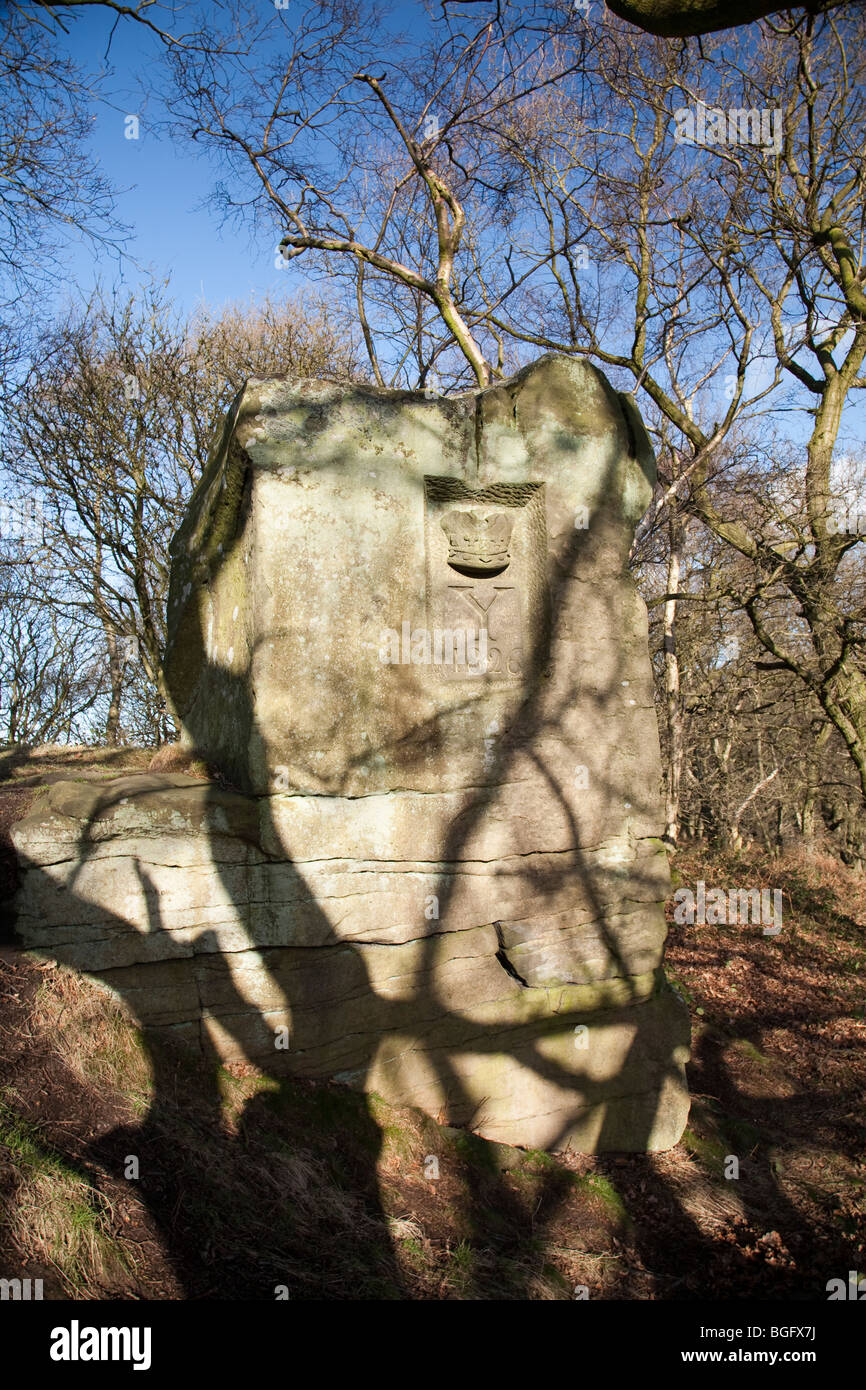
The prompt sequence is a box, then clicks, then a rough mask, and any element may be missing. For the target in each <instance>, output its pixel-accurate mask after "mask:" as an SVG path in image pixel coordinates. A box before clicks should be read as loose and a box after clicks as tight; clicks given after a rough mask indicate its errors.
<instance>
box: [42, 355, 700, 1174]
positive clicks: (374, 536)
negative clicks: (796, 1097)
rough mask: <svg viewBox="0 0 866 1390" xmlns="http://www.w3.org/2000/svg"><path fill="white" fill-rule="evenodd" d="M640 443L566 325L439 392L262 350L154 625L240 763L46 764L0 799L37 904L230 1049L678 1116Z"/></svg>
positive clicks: (576, 1136) (469, 1096)
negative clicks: (504, 369) (302, 368)
mask: <svg viewBox="0 0 866 1390" xmlns="http://www.w3.org/2000/svg"><path fill="white" fill-rule="evenodd" d="M653 468H654V463H653V458H652V453H651V450H650V448H649V444H648V441H647V439H646V435H645V433H644V431H643V427H642V425H641V423H640V420H639V418H638V416H637V414H636V412H635V410H634V407H633V405H632V404H631V400H630V398H627V397H620V396H618V395H617V394H616V393H614V392H613V391H612V389H611V388H610V386H609V385H608V384H607V382H606V381H605V380H604V378H603V377H602V376H601V375H600V374H599V373H597V372H595V371H594V370H593V369H592V368H590V367H588V366H586V365H584V364H582V363H578V362H574V361H572V360H570V359H565V358H559V357H548V358H543V359H541V361H540V362H537V363H535V364H534V365H533V366H532V367H530V368H527V369H526V370H524V371H523V372H521V373H520V374H519V375H518V376H516V377H514V378H513V379H512V380H510V381H508V382H505V383H503V384H501V385H498V386H495V387H492V388H489V389H488V390H486V391H483V392H472V393H468V394H467V395H465V396H462V397H457V398H453V399H452V398H448V399H441V398H430V399H428V398H426V397H425V396H424V395H423V394H411V393H401V392H393V391H381V390H378V389H375V388H372V387H358V386H343V385H338V384H337V383H332V382H309V381H303V382H297V381H267V382H264V381H253V382H250V383H248V385H247V387H246V388H245V390H244V392H242V394H241V395H240V397H239V398H238V400H237V402H236V404H235V407H234V408H233V411H232V412H231V415H230V418H229V419H228V421H227V423H226V428H225V431H224V433H223V437H222V441H221V443H220V445H219V447H218V448H217V449H216V450H215V451H214V454H213V456H212V458H211V461H210V463H209V466H208V468H207V470H206V473H205V475H204V477H203V479H202V482H201V484H200V486H199V488H198V489H197V491H196V493H195V495H194V497H193V500H192V502H191V504H190V508H189V510H188V514H187V518H186V520H185V522H184V524H183V526H182V527H181V529H180V531H179V532H178V535H177V537H176V538H175V542H174V545H173V568H172V584H171V596H170V609H169V631H170V641H169V652H168V657H167V669H168V675H169V682H170V686H171V689H172V692H173V695H174V698H175V700H176V703H177V707H178V710H179V713H180V716H181V718H182V720H183V727H184V738H185V741H186V743H187V745H188V746H190V747H191V748H193V749H194V750H195V752H196V754H198V755H200V756H202V757H203V758H205V759H207V761H208V762H209V763H211V764H213V765H216V766H218V767H221V768H222V769H223V770H224V772H225V773H226V775H227V777H228V778H229V779H230V781H231V782H232V783H233V784H234V785H235V786H236V787H237V788H238V791H235V792H231V791H226V790H220V789H219V788H218V787H217V786H215V785H214V784H208V783H204V782H201V781H196V780H195V779H194V778H191V777H184V776H177V775H176V776H170V775H166V774H163V775H157V774H149V775H141V776H135V777H127V778H121V779H118V780H117V781H115V782H113V783H111V784H109V785H108V786H107V787H106V786H101V787H96V786H90V785H84V784H81V783H70V782H67V783H58V784H56V785H54V786H53V787H51V788H50V789H47V790H46V792H45V793H44V794H43V796H42V798H41V800H40V802H39V803H38V805H37V806H35V807H34V809H33V811H32V813H31V815H30V817H29V818H28V819H27V820H26V821H22V822H20V823H19V824H18V826H17V827H16V829H15V832H14V835H15V843H16V846H17V849H18V853H19V858H20V860H21V863H22V868H23V875H22V887H21V891H20V894H19V899H18V932H19V935H20V937H21V939H22V940H23V941H24V942H25V944H27V945H28V946H30V947H31V948H35V949H39V950H41V951H44V952H47V953H49V954H51V955H53V956H55V957H57V958H59V959H62V960H65V961H67V962H69V963H70V964H73V965H75V966H77V967H78V968H80V969H82V970H87V971H90V972H92V973H94V974H96V975H98V976H99V977H100V978H102V979H103V980H104V981H105V982H106V983H107V984H109V985H111V986H112V988H114V989H116V990H117V991H118V992H119V993H120V994H121V995H122V996H123V997H124V998H125V999H126V1001H127V1003H128V1004H129V1005H130V1007H132V1008H133V1009H134V1010H135V1012H136V1014H137V1015H138V1017H140V1018H141V1020H142V1021H143V1023H144V1025H145V1027H146V1028H147V1029H149V1030H151V1031H155V1032H158V1033H162V1034H164V1035H168V1036H177V1037H179V1038H184V1039H187V1040H189V1041H192V1042H194V1043H195V1044H196V1045H201V1046H207V1047H213V1048H215V1050H216V1051H217V1052H218V1053H219V1055H221V1056H222V1057H224V1058H232V1059H240V1058H249V1059H252V1060H255V1061H258V1062H260V1063H262V1064H263V1065H265V1066H268V1067H271V1068H275V1067H277V1068H281V1069H283V1070H289V1071H291V1072H294V1073H296V1074H298V1075H303V1076H319V1077H325V1076H331V1077H336V1078H338V1079H341V1080H344V1081H348V1082H349V1083H350V1084H353V1085H356V1086H359V1087H364V1088H367V1089H373V1090H376V1091H378V1092H380V1093H381V1094H383V1095H384V1096H385V1097H386V1098H387V1099H389V1100H391V1101H394V1102H395V1103H409V1104H416V1105H420V1106H422V1107H423V1108H425V1109H427V1110H428V1111H429V1112H430V1113H432V1114H435V1115H441V1116H442V1117H443V1118H446V1119H447V1120H448V1121H449V1122H450V1123H452V1124H468V1125H471V1126H472V1127H473V1128H474V1129H476V1130H477V1131H478V1132H480V1133H482V1134H484V1135H487V1136H488V1137H490V1138H493V1139H498V1140H503V1141H505V1142H508V1143H517V1144H529V1145H537V1146H545V1147H554V1146H562V1145H564V1144H566V1143H570V1144H571V1145H572V1146H574V1147H576V1148H578V1149H583V1150H592V1149H596V1148H608V1149H610V1148H614V1149H615V1148H623V1149H642V1148H663V1147H667V1146H669V1145H670V1144H672V1143H674V1142H676V1140H677V1138H678V1137H679V1135H680V1133H681V1131H682V1128H683V1126H684V1124H685V1119H686V1115H687V1110H688V1099H687V1093H686V1090H685V1085H684V1068H683V1064H684V1061H685V1058H686V1056H687V1047H688V1023H687V1015H686V1013H685V1010H684V1007H683V1006H682V1004H681V1003H680V1001H679V1000H678V999H677V997H676V996H675V995H674V994H672V993H671V992H670V990H669V989H668V988H667V986H666V985H665V982H664V978H663V974H662V971H661V960H662V954H663V947H664V937H665V922H664V915H663V910H662V907H661V903H662V901H663V899H664V897H665V895H666V892H667V890H668V886H669V880H668V872H667V863H666V858H665V855H664V851H663V849H662V846H661V844H660V842H659V840H658V839H657V836H658V833H659V823H660V808H659V801H658V787H659V780H660V778H659V750H658V732H657V726H656V720H655V713H654V709H653V701H652V681H651V672H650V667H649V658H648V652H647V640H646V614H645V610H644V606H643V604H642V602H641V600H640V598H639V596H638V595H637V592H636V590H635V588H634V584H633V582H632V580H631V578H630V576H629V574H628V572H627V570H626V567H625V566H626V557H627V553H628V548H629V544H630V541H631V537H632V534H633V529H634V524H635V522H636V520H637V519H638V517H639V516H640V515H641V513H642V511H643V510H644V509H645V507H646V505H647V502H648V500H649V496H650V491H651V484H652V477H653ZM449 656H450V657H451V660H448V657H449ZM285 1042H287V1044H288V1045H287V1047H281V1046H280V1045H279V1044H280V1043H285Z"/></svg>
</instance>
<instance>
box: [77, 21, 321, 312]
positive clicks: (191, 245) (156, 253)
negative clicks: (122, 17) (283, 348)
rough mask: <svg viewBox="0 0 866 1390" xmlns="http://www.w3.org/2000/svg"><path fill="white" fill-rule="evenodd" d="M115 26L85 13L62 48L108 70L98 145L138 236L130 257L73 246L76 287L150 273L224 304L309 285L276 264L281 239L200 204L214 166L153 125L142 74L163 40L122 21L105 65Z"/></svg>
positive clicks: (192, 299) (120, 210)
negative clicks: (130, 132)
mask: <svg viewBox="0 0 866 1390" xmlns="http://www.w3.org/2000/svg"><path fill="white" fill-rule="evenodd" d="M112 27H113V21H112V20H111V19H110V18H109V17H108V15H107V14H100V13H98V12H93V13H87V12H84V13H82V14H81V15H80V16H79V17H78V18H77V19H76V20H75V22H74V23H73V24H71V25H70V34H69V38H68V39H67V40H65V41H64V42H63V47H64V49H65V50H67V51H68V52H69V53H70V54H71V55H72V56H73V57H74V58H75V60H76V61H77V62H78V63H80V64H81V65H82V66H83V67H86V68H87V69H88V71H90V72H93V71H101V70H104V72H105V76H104V77H103V79H102V81H101V83H100V89H101V92H102V94H103V99H102V100H101V101H99V102H96V103H94V106H93V108H92V114H93V117H94V121H93V150H94V152H95V154H96V156H97V157H98V159H99V163H100V166H101V169H102V172H103V174H104V175H105V177H106V178H107V179H108V180H109V182H110V183H111V184H112V186H113V187H114V188H115V190H116V192H117V197H116V204H115V207H116V215H117V218H118V220H119V221H120V222H122V223H124V224H126V225H127V226H128V228H129V230H130V233H131V235H130V237H129V239H128V240H127V241H126V243H125V252H126V255H125V256H123V257H118V256H115V255H111V254H110V253H108V252H107V251H105V250H99V251H97V252H96V253H94V249H93V247H92V246H90V245H89V244H87V243H86V242H77V241H76V242H70V245H69V249H68V256H67V258H66V264H67V265H68V269H69V275H68V283H69V285H70V286H71V287H74V286H77V287H80V288H81V289H82V290H84V291H87V290H88V289H90V288H92V286H93V285H94V284H95V283H96V281H97V279H101V281H102V283H103V284H104V285H106V286H107V287H108V288H111V287H112V286H118V287H120V286H123V285H129V286H130V287H131V286H134V285H136V284H137V283H139V281H142V280H144V281H146V280H147V279H148V278H149V273H150V272H151V271H152V272H153V273H154V274H155V275H156V276H157V277H159V278H163V277H164V276H166V275H169V274H170V276H171V285H172V290H173V293H174V297H175V299H176V300H177V302H178V304H179V305H180V307H182V308H184V309H192V308H193V307H194V306H195V305H196V304H197V303H199V302H200V301H201V300H202V299H203V298H204V299H205V300H206V301H207V302H208V303H209V304H210V305H212V306H219V305H220V304H223V303H225V302H227V301H232V300H248V299H250V298H251V297H260V296H262V295H264V294H266V293H268V292H270V293H271V294H273V295H278V296H279V295H281V294H283V293H285V291H286V289H288V288H290V287H296V286H298V285H299V284H302V283H303V282H304V277H303V276H301V275H300V274H299V273H298V272H297V271H296V270H295V268H294V267H291V266H288V267H286V268H285V269H281V270H278V269H276V268H275V266H274V251H275V243H276V238H275V240H274V244H270V243H268V242H266V241H264V240H263V239H262V238H261V237H260V238H258V239H257V240H253V239H252V237H251V236H250V234H249V233H248V232H247V231H246V230H245V229H243V228H241V229H238V228H237V227H235V226H232V225H226V226H224V227H222V228H220V225H219V217H218V215H217V213H216V212H215V210H214V209H213V208H208V207H205V206H203V203H204V201H205V199H206V198H207V197H208V194H209V193H210V192H211V190H212V188H213V185H214V182H215V177H216V174H215V170H214V168H213V166H212V165H211V164H210V163H209V161H208V159H207V157H206V156H205V155H204V154H203V153H201V152H198V151H197V150H196V149H195V147H194V146H191V145H190V143H189V142H187V141H176V142H175V141H172V140H170V139H169V138H167V137H166V136H165V135H160V134H158V133H157V132H156V130H155V129H154V124H153V123H152V121H151V117H155V115H156V112H155V110H154V109H153V107H152V106H149V105H148V102H147V100H146V98H143V97H142V87H141V78H142V77H143V76H144V75H146V74H147V73H148V72H149V71H152V69H153V65H154V64H155V63H156V62H157V61H158V59H159V53H160V42H159V40H158V39H157V38H156V37H155V36H154V35H151V34H150V33H148V31H147V30H145V29H143V28H142V26H141V25H138V24H135V23H131V22H126V23H121V24H119V25H117V27H116V29H115V32H114V36H113V38H112V40H111V45H110V49H109V52H108V60H107V62H105V61H104V55H105V53H106V48H107V46H108V39H109V35H110V34H111V30H112ZM128 116H137V117H138V121H139V126H138V138H137V139H129V138H127V137H126V134H125V131H126V129H127V117H128Z"/></svg>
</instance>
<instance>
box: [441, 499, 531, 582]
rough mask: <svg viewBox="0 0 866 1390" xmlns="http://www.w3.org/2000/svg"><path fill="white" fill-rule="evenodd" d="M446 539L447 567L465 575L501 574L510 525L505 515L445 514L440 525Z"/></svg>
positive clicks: (509, 518) (506, 552) (507, 545)
mask: <svg viewBox="0 0 866 1390" xmlns="http://www.w3.org/2000/svg"><path fill="white" fill-rule="evenodd" d="M440 524H441V526H442V530H443V531H444V532H445V534H446V536H447V537H448V563H449V565H450V566H451V568H452V569H455V570H459V571H460V572H461V573H465V574H491V573H499V572H500V571H501V570H504V569H505V568H506V566H507V565H508V562H509V554H508V547H509V543H510V541H511V532H512V528H513V526H514V521H513V519H512V518H511V517H510V516H507V515H506V513H505V512H492V513H489V514H486V515H485V514H484V513H483V512H459V511H451V512H446V514H445V516H443V518H442V521H441V523H440Z"/></svg>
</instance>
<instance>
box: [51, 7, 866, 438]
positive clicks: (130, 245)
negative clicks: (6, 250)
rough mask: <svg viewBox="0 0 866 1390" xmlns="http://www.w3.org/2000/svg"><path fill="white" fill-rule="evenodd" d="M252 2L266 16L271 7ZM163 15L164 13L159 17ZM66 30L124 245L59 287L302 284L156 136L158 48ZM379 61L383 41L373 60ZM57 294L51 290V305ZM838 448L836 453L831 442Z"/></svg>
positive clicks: (267, 242) (203, 167)
mask: <svg viewBox="0 0 866 1390" xmlns="http://www.w3.org/2000/svg"><path fill="white" fill-rule="evenodd" d="M260 3H261V4H262V6H263V7H264V13H265V14H267V13H268V11H269V9H270V6H271V3H272V0H260ZM290 3H291V0H290ZM599 3H600V0H599ZM195 8H197V6H193V5H187V4H186V3H184V0H180V3H179V4H178V5H177V11H178V14H179V15H180V16H181V19H180V27H181V28H182V27H183V18H182V17H183V12H184V11H185V10H186V11H188V12H190V11H192V10H193V9H195ZM168 9H169V6H168V5H165V6H164V7H163V13H164V14H165V13H166V12H167V11H168ZM151 13H152V14H154V15H156V11H155V10H152V11H151ZM390 22H391V23H392V24H394V25H396V26H404V25H405V26H406V27H407V28H408V27H411V28H415V27H416V26H418V25H423V24H424V23H425V22H426V16H425V12H424V4H423V0H400V3H398V4H397V5H396V6H395V7H394V9H393V10H392V17H391V21H390ZM167 27H171V26H170V25H169V26H167ZM69 30H70V32H69V36H68V37H67V38H65V39H61V40H60V42H61V44H62V47H63V48H64V49H65V50H66V51H68V52H69V54H70V55H71V56H72V57H73V58H74V59H75V61H76V62H77V63H78V64H79V65H80V66H82V67H84V68H86V69H87V70H88V71H89V72H91V73H94V72H95V73H99V74H101V77H100V83H99V89H100V91H101V94H102V99H101V100H99V101H97V102H95V103H94V105H93V108H92V116H93V151H94V154H95V155H96V157H97V158H98V161H99V164H100V166H101V169H102V172H103V174H104V176H105V177H106V178H107V179H108V180H109V182H110V183H111V185H112V186H113V187H114V188H115V190H116V215H117V217H118V219H119V220H120V221H121V222H122V223H124V224H126V225H127V226H128V227H129V230H130V236H129V239H128V241H127V242H126V245H125V250H126V255H121V256H118V255H112V254H111V253H110V252H108V251H106V250H104V249H103V250H99V251H97V252H96V253H95V252H94V248H93V247H92V246H91V245H90V244H88V243H87V242H82V241H73V240H70V242H69V245H68V248H67V253H66V256H65V258H64V266H65V269H67V270H68V274H67V275H66V278H65V284H66V286H67V287H68V288H69V289H73V290H76V289H77V290H80V291H82V292H84V293H87V292H88V291H89V290H90V289H92V287H93V286H94V285H95V283H96V282H97V280H100V281H101V282H102V284H103V285H104V286H105V287H106V288H108V289H111V288H117V289H123V288H124V287H126V286H128V287H130V288H132V287H134V286H135V285H137V284H138V283H139V282H147V281H148V280H149V279H150V276H151V274H152V275H154V276H156V277H157V278H159V279H163V278H165V277H170V286H171V292H172V295H173V297H174V299H175V302H176V303H177V305H178V308H179V309H180V310H181V311H187V312H188V311H191V310H192V309H194V308H195V306H196V305H197V304H199V303H201V302H202V301H204V302H206V303H207V304H208V305H209V306H210V307H212V308H216V309H218V308H219V307H220V306H221V305H223V304H225V303H227V302H231V301H242V302H243V301H249V300H250V299H255V298H259V297H261V296H263V295H265V294H270V295H272V296H274V297H277V298H280V297H282V296H283V295H287V294H291V293H292V292H293V291H296V290H297V289H299V288H300V287H302V286H303V285H304V284H305V283H306V277H305V276H304V274H303V271H302V269H301V268H300V266H299V265H298V264H297V263H295V264H293V265H291V266H288V267H283V268H277V266H276V265H275V251H276V242H277V240H278V233H276V232H274V234H273V236H271V237H268V236H267V234H266V233H265V232H259V233H253V232H251V231H249V230H248V229H247V228H246V227H241V226H238V225H237V224H234V223H231V224H225V225H223V226H220V219H219V215H218V213H217V211H216V209H214V208H213V207H209V206H207V205H206V200H207V198H208V195H209V194H210V193H211V191H212V189H213V187H214V184H215V182H216V180H217V177H218V170H217V169H215V167H214V165H213V164H212V163H211V162H210V160H209V159H208V157H207V156H206V155H205V154H204V152H203V151H200V150H197V149H196V147H195V146H193V145H191V144H190V143H189V142H187V141H185V140H178V141H172V140H171V139H170V138H169V137H168V136H166V135H165V134H160V133H159V132H158V131H157V129H156V118H157V115H158V113H157V110H156V105H155V103H153V101H152V100H151V102H149V101H148V99H147V97H146V95H145V94H144V91H143V85H144V84H143V80H142V79H146V78H148V77H155V78H156V80H157V81H158V79H159V74H158V71H157V70H156V64H157V63H158V62H159V58H160V54H161V44H160V42H159V40H158V39H157V38H156V37H155V36H154V35H152V34H151V33H149V31H147V30H146V29H144V28H143V27H142V26H141V25H139V24H136V23H133V22H130V21H121V22H119V23H115V20H114V18H113V17H111V16H110V15H109V14H108V13H106V12H100V11H99V10H98V9H94V10H92V11H89V10H83V11H80V12H78V13H77V15H76V17H75V19H74V20H73V21H72V22H70V24H69ZM112 30H113V31H114V32H113V36H112V38H111V43H110V47H109V35H110V34H112ZM106 52H107V56H106ZM386 52H387V44H386V42H383V56H384V55H385V54H386ZM130 116H135V117H137V118H138V122H139V126H138V138H137V139H128V138H126V134H125V132H126V129H127V126H128V120H127V118H128V117H130ZM63 294H64V291H63V288H62V287H61V288H60V289H59V290H58V296H57V298H58V305H59V301H60V300H61V299H62V297H63ZM864 419H866V403H863V404H861V403H860V402H859V401H858V402H857V403H856V404H855V403H854V402H851V403H849V406H848V409H847V410H846V418H845V424H844V430H843V439H844V435H847V436H848V438H849V439H850V437H851V433H852V432H855V433H857V434H859V433H860V432H861V430H860V428H859V427H860V426H862V423H863V421H864ZM786 424H787V427H788V429H789V430H790V431H791V433H792V434H793V435H794V437H799V438H802V437H803V435H804V434H805V432H806V431H807V429H808V419H807V418H806V417H803V416H800V414H799V411H798V412H796V416H795V418H789V420H788V421H787V422H786ZM840 445H842V448H843V449H844V448H845V443H844V442H843V441H841V440H840Z"/></svg>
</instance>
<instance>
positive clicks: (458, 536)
mask: <svg viewBox="0 0 866 1390" xmlns="http://www.w3.org/2000/svg"><path fill="white" fill-rule="evenodd" d="M424 482H425V510H426V518H425V524H426V550H427V621H428V625H429V628H430V630H431V642H432V646H433V653H434V656H433V666H434V669H435V671H436V674H437V675H438V676H439V677H440V678H441V679H444V680H449V681H454V680H460V681H463V680H467V681H473V682H475V683H476V684H477V683H478V682H481V683H482V684H484V685H485V686H487V685H490V684H494V685H500V684H503V683H506V684H514V683H516V682H521V681H523V680H525V679H526V677H527V676H528V675H529V674H530V672H531V670H532V669H534V667H535V666H536V665H537V664H538V661H539V649H540V647H541V646H542V645H543V644H544V642H545V637H546V631H547V616H546V615H547V581H546V561H547V532H546V527H545V518H544V485H543V484H541V483H523V484H519V485H509V484H505V483H498V484H496V485H494V486H493V487H488V488H481V489H478V490H474V491H473V490H472V489H471V488H469V487H467V486H466V484H465V483H462V482H460V481H458V480H456V479H454V478H432V477H427V478H425V480H424Z"/></svg>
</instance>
